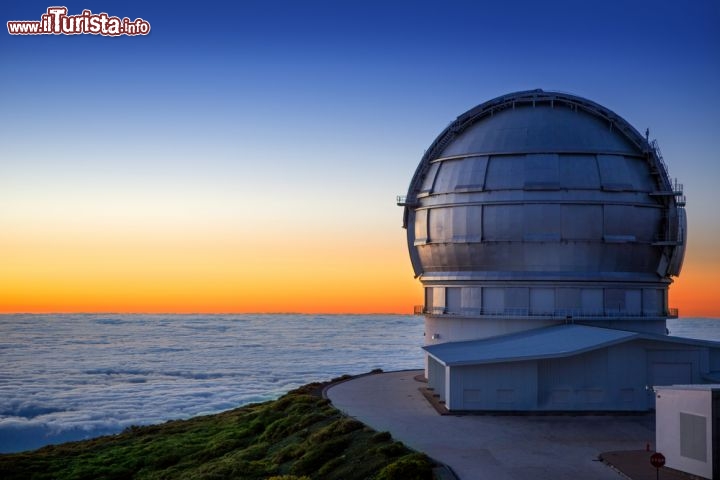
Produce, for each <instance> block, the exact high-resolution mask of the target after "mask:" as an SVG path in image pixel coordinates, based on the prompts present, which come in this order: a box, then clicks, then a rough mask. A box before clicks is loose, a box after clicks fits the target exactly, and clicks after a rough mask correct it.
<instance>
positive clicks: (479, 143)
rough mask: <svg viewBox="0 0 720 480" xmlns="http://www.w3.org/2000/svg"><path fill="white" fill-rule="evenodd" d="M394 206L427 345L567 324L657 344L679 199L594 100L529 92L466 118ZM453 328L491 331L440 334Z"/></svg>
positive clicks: (642, 146)
mask: <svg viewBox="0 0 720 480" xmlns="http://www.w3.org/2000/svg"><path fill="white" fill-rule="evenodd" d="M403 204H404V205H405V216H404V226H405V227H406V228H407V239H408V247H409V250H410V257H411V261H412V264H413V268H414V271H415V274H416V276H419V277H420V280H421V281H422V283H423V284H424V286H425V287H426V300H425V312H426V313H427V314H429V317H428V319H429V320H428V321H429V323H428V325H429V326H428V328H429V329H431V330H438V332H434V331H429V332H426V335H427V336H428V338H430V337H432V339H433V342H435V341H437V342H444V341H452V340H466V339H469V338H481V337H483V336H491V335H494V334H497V333H504V332H508V331H513V330H523V329H527V328H533V327H534V326H542V325H547V324H552V323H558V322H565V321H568V320H569V319H572V321H576V322H583V321H588V322H590V321H592V322H593V324H594V325H598V324H603V323H604V324H605V325H607V326H614V327H617V328H625V329H632V330H650V331H662V332H663V333H664V332H665V318H666V317H667V316H668V315H669V314H672V312H668V309H667V287H668V285H669V284H670V283H671V278H670V277H671V276H673V275H678V274H679V272H680V268H681V265H682V258H683V255H684V244H685V237H686V225H685V214H684V208H683V206H684V197H683V196H682V192H681V187H680V186H679V185H677V184H673V183H672V182H671V181H670V178H669V177H668V174H667V169H666V167H665V164H664V162H663V160H662V156H661V155H660V152H659V149H658V148H657V145H656V143H655V142H649V141H648V140H647V139H646V138H645V137H643V136H642V135H641V134H640V133H638V132H637V131H636V130H635V129H634V128H633V127H632V126H630V125H629V124H628V123H627V122H626V121H625V120H623V119H622V118H620V117H619V116H618V115H616V114H615V113H613V112H612V111H610V110H608V109H606V108H604V107H602V106H600V105H598V104H596V103H594V102H591V101H589V100H586V99H583V98H580V97H577V96H573V95H568V94H564V93H556V92H544V91H542V90H534V91H526V92H518V93H513V94H509V95H505V96H502V97H498V98H496V99H494V100H491V101H489V102H486V103H483V104H482V105H479V106H477V107H475V108H473V109H472V110H470V111H468V112H466V113H464V114H463V115H461V116H460V117H458V118H457V119H456V120H455V121H454V122H452V123H451V124H450V125H449V126H448V127H447V128H446V129H445V131H443V132H442V133H441V134H440V136H438V138H437V139H436V140H435V141H434V142H433V144H432V145H431V147H430V148H429V149H428V150H427V152H426V154H425V156H424V157H423V158H422V161H421V162H420V165H419V166H418V168H417V170H416V172H415V175H414V177H413V179H412V182H411V184H410V188H409V190H408V193H407V197H406V199H405V202H404V203H403ZM435 316H437V317H436V318H435ZM451 317H452V318H459V317H463V318H464V320H465V321H467V320H468V319H471V318H483V319H486V320H490V318H489V317H493V318H496V319H497V321H496V322H495V323H486V325H485V326H484V327H481V326H478V325H477V324H473V326H471V327H468V326H467V325H466V326H465V327H461V326H460V325H459V324H457V325H455V324H453V325H452V326H450V324H447V323H445V324H441V323H438V322H439V321H440V320H443V319H444V320H447V319H449V318H451ZM433 318H434V319H433ZM513 319H515V320H516V321H515V322H514V323H513V322H510V323H508V322H509V321H510V320H513ZM619 321H621V322H622V324H620V323H619ZM443 325H444V327H443ZM440 330H443V332H440ZM433 342H429V343H433Z"/></svg>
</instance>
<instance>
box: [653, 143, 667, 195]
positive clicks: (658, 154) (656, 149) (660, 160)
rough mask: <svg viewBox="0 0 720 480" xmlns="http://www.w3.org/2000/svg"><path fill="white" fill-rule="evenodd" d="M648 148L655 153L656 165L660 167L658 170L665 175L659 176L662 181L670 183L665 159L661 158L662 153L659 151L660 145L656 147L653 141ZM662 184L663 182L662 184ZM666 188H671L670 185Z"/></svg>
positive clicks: (656, 144)
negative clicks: (665, 180)
mask: <svg viewBox="0 0 720 480" xmlns="http://www.w3.org/2000/svg"><path fill="white" fill-rule="evenodd" d="M650 147H652V149H653V151H654V152H655V156H656V157H657V159H658V163H659V165H660V168H661V169H662V173H664V174H665V175H661V176H662V177H663V178H664V179H667V181H668V182H669V181H670V173H669V170H668V166H667V164H666V163H665V159H664V158H663V156H662V152H661V151H660V145H658V142H657V140H653V141H652V142H650ZM663 183H664V182H663ZM668 187H671V185H668Z"/></svg>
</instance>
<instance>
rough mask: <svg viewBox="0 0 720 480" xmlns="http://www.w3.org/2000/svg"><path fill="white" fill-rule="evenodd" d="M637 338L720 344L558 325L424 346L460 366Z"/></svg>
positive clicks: (562, 352)
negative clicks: (498, 335) (479, 338)
mask: <svg viewBox="0 0 720 480" xmlns="http://www.w3.org/2000/svg"><path fill="white" fill-rule="evenodd" d="M634 339H645V340H655V341H662V342H670V343H680V344H692V345H706V346H712V347H715V348H718V347H720V342H709V341H703V340H695V339H689V338H680V337H671V336H664V335H652V334H646V333H638V332H630V331H625V330H614V329H610V328H598V327H590V326H587V325H558V326H554V327H546V328H536V329H533V330H527V331H524V332H519V333H513V334H510V335H503V336H500V337H492V338H485V339H481V340H471V341H465V342H448V343H440V344H437V345H427V346H425V347H423V349H424V350H425V351H426V352H428V353H429V354H430V355H431V356H432V357H434V358H435V359H436V360H438V361H439V362H440V363H442V364H444V365H447V366H459V365H478V364H483V363H498V362H517V361H523V360H536V359H542V358H559V357H568V356H571V355H578V354H581V353H585V352H588V351H591V350H596V349H598V348H603V347H608V346H611V345H615V344H618V343H623V342H627V341H630V340H634Z"/></svg>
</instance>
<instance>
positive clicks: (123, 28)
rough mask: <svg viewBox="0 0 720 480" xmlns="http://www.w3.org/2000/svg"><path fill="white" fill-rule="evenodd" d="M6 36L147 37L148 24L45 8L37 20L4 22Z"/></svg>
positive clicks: (138, 19)
mask: <svg viewBox="0 0 720 480" xmlns="http://www.w3.org/2000/svg"><path fill="white" fill-rule="evenodd" d="M7 28H8V33H9V34H10V35H51V34H52V35H78V34H81V33H90V34H92V35H108V36H113V37H114V36H118V35H147V34H148V33H150V23H149V22H146V21H145V20H143V19H142V18H136V19H135V20H133V21H130V19H129V18H127V17H125V18H123V19H120V18H118V17H111V16H109V15H108V14H107V13H104V12H103V13H92V12H91V11H90V10H83V11H82V13H81V14H80V15H68V14H67V8H66V7H49V8H48V9H47V13H44V14H43V15H42V17H40V21H36V20H35V21H33V20H23V21H11V22H7Z"/></svg>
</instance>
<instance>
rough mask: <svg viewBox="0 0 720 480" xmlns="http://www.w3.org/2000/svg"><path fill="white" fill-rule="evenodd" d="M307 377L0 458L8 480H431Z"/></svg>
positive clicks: (410, 456)
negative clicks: (269, 392) (205, 411)
mask: <svg viewBox="0 0 720 480" xmlns="http://www.w3.org/2000/svg"><path fill="white" fill-rule="evenodd" d="M322 386H323V385H322V384H310V385H306V386H305V387H302V388H300V389H298V390H295V391H292V392H290V393H288V394H287V395H285V396H283V397H282V398H280V399H278V400H275V401H272V402H265V403H258V404H253V405H248V406H245V407H242V408H238V409H235V410H230V411H227V412H223V413H220V414H217V415H208V416H202V417H195V418H192V419H189V420H177V421H170V422H167V423H164V424H160V425H152V426H146V427H130V428H128V429H126V430H125V431H124V432H122V433H120V434H118V435H112V436H106V437H100V438H96V439H92V440H86V441H82V442H71V443H66V444H62V445H57V446H47V447H44V448H41V449H39V450H35V451H32V452H25V453H17V454H9V455H0V478H2V479H5V480H9V479H22V480H27V479H59V480H60V479H129V478H137V479H177V478H179V479H183V478H185V479H225V478H242V479H269V478H273V479H283V480H286V479H287V480H290V479H296V478H298V479H304V480H306V479H338V480H340V479H342V480H353V479H377V480H389V479H397V480H400V479H402V480H413V479H431V478H432V466H431V463H430V461H429V459H428V458H427V457H426V456H425V455H423V454H420V453H415V452H412V451H410V450H409V449H407V448H406V447H405V446H404V445H402V444H401V443H399V442H394V441H393V439H392V437H391V436H390V434H389V433H387V432H381V433H378V432H375V431H374V430H372V429H370V428H368V427H366V426H364V425H363V424H362V423H360V422H358V421H356V420H353V419H351V418H347V417H345V416H343V415H342V414H341V413H340V412H339V411H338V410H336V409H335V408H333V407H332V405H331V404H330V402H329V401H328V400H325V399H323V398H321V397H320V396H319V395H318V392H319V390H320V389H321V388H322Z"/></svg>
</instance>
